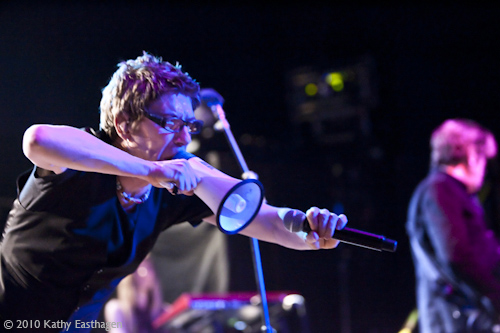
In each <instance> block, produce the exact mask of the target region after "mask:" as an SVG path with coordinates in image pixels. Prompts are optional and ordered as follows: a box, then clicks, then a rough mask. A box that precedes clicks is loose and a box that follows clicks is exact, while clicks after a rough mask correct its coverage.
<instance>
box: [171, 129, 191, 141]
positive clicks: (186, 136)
mask: <svg viewBox="0 0 500 333" xmlns="http://www.w3.org/2000/svg"><path fill="white" fill-rule="evenodd" d="M174 140H175V143H177V144H182V145H188V144H189V143H190V142H191V134H190V133H189V127H188V126H182V128H181V130H180V131H179V132H178V133H176V134H175V139H174Z"/></svg>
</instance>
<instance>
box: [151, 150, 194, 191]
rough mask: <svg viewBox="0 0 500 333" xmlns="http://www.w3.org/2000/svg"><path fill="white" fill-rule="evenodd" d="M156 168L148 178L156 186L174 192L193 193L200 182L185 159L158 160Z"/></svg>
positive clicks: (155, 163)
mask: <svg viewBox="0 0 500 333" xmlns="http://www.w3.org/2000/svg"><path fill="white" fill-rule="evenodd" d="M153 164H154V165H155V166H156V168H155V169H154V170H153V172H152V173H151V174H150V175H148V177H147V180H148V182H149V183H151V184H152V185H153V186H155V187H161V188H166V189H167V190H168V191H169V192H170V193H172V194H178V193H180V194H185V195H192V194H193V191H194V189H195V188H196V186H198V183H199V182H200V177H198V176H197V175H196V173H195V171H194V169H193V168H192V167H191V165H190V164H189V162H188V161H187V160H184V159H178V160H168V161H156V162H153Z"/></svg>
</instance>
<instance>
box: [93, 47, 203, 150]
mask: <svg viewBox="0 0 500 333" xmlns="http://www.w3.org/2000/svg"><path fill="white" fill-rule="evenodd" d="M199 92H200V86H199V84H198V83H197V82H196V81H195V80H194V79H193V78H191V77H190V76H189V74H188V73H184V72H183V71H182V69H181V66H180V65H179V64H176V65H175V66H174V65H172V64H170V63H169V62H166V61H163V60H162V58H160V57H155V56H152V55H150V54H148V53H147V52H143V55H142V56H140V57H138V58H137V59H133V60H127V61H122V62H120V63H119V64H118V70H117V71H116V72H115V73H114V74H113V75H112V77H111V79H110V81H109V83H108V85H107V86H106V87H105V88H104V89H103V90H102V99H101V105H100V112H101V122H100V128H101V129H102V130H103V131H104V132H106V133H107V134H108V135H109V137H110V138H111V140H114V139H116V137H117V133H116V129H115V127H114V120H115V118H116V116H117V115H118V114H120V113H125V114H127V115H128V116H129V118H130V120H131V121H135V120H138V119H140V118H141V117H142V115H143V111H145V109H146V108H147V107H148V106H149V104H151V103H152V102H153V101H154V100H156V99H157V98H158V97H160V96H161V95H162V94H164V93H173V94H178V93H180V94H183V95H186V96H188V97H190V98H191V101H192V104H193V109H195V108H196V107H197V106H198V105H199V104H200V97H199Z"/></svg>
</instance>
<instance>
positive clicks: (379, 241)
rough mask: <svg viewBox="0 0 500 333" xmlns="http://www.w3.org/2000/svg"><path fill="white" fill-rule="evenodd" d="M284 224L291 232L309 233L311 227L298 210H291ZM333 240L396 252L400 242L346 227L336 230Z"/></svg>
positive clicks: (285, 217)
mask: <svg viewBox="0 0 500 333" xmlns="http://www.w3.org/2000/svg"><path fill="white" fill-rule="evenodd" d="M283 224H284V225H285V228H287V229H288V230H289V231H290V232H299V231H304V232H307V233H309V232H310V231H311V227H310V226H309V223H308V222H307V220H306V214H305V213H304V212H302V211H300V210H297V209H291V210H289V211H288V212H286V214H285V215H284V216H283ZM333 238H335V239H338V240H339V241H341V242H343V243H348V244H351V245H356V246H361V247H365V248H367V249H371V250H375V251H387V252H395V251H396V247H397V246H398V242H397V241H395V240H392V239H388V238H385V237H384V236H380V235H375V234H371V233H368V232H365V231H361V230H356V229H351V228H347V227H345V228H344V229H342V230H335V233H334V235H333Z"/></svg>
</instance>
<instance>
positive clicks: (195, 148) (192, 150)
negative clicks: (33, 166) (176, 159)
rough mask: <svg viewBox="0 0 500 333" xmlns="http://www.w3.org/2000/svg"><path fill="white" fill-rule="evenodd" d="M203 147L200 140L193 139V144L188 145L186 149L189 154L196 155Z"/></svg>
mask: <svg viewBox="0 0 500 333" xmlns="http://www.w3.org/2000/svg"><path fill="white" fill-rule="evenodd" d="M200 147H201V143H200V140H198V139H193V140H191V142H190V143H189V144H188V145H187V147H186V151H187V152H188V153H191V154H194V153H195V152H197V151H198V150H199V149H200Z"/></svg>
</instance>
